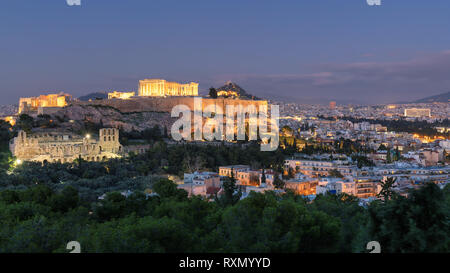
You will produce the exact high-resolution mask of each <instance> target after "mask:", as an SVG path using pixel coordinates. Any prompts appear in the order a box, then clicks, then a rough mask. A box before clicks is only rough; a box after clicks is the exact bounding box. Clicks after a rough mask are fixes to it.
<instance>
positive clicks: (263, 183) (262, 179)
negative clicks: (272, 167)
mask: <svg viewBox="0 0 450 273" xmlns="http://www.w3.org/2000/svg"><path fill="white" fill-rule="evenodd" d="M265 184H266V174H265V170H264V168H263V169H262V173H261V185H265Z"/></svg>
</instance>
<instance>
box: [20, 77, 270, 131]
mask: <svg viewBox="0 0 450 273" xmlns="http://www.w3.org/2000/svg"><path fill="white" fill-rule="evenodd" d="M224 87H226V88H225V89H226V91H227V92H228V93H230V92H231V93H233V96H228V95H229V94H228V93H227V96H219V97H218V98H211V97H203V98H202V108H203V109H205V107H207V106H209V105H215V106H216V107H221V108H222V109H223V110H225V109H226V106H227V105H234V106H236V105H242V106H244V107H247V106H249V105H254V106H255V107H256V109H258V108H259V106H260V105H267V104H268V103H267V101H265V100H252V99H250V96H249V95H248V94H246V93H245V92H244V91H243V89H241V88H240V87H239V88H238V89H237V90H234V89H235V87H238V85H236V84H232V83H227V85H226V86H224ZM221 89H222V88H219V90H218V91H221ZM234 91H236V92H234ZM222 93H224V92H222ZM225 93H226V92H225ZM241 95H242V96H241ZM58 96H60V97H62V98H71V97H70V95H67V94H63V93H61V94H58ZM53 97H54V96H53V95H52V96H50V95H47V96H39V97H35V98H21V111H20V113H19V114H22V113H25V114H29V115H32V116H36V115H39V114H48V115H51V116H53V117H54V118H55V122H57V121H58V120H65V121H63V122H60V123H61V124H64V125H63V126H66V127H67V126H70V127H74V126H75V127H76V125H77V122H78V123H79V122H81V121H83V120H89V121H91V122H94V123H103V124H104V125H105V126H109V127H114V128H122V129H124V130H125V131H130V130H143V129H145V128H148V127H149V126H153V125H155V124H158V125H161V126H163V127H168V126H170V125H171V123H172V122H173V121H174V120H173V119H172V118H171V117H170V112H171V111H172V109H173V107H175V106H177V105H186V106H188V107H189V108H190V109H194V99H195V98H198V97H199V96H198V84H197V83H192V82H191V83H188V84H178V83H175V82H167V81H165V80H161V79H146V80H142V81H140V82H139V91H138V96H135V92H133V91H125V92H119V91H114V92H110V93H109V94H108V96H107V98H104V99H90V100H89V101H81V100H77V99H65V100H64V103H60V104H55V103H52V102H51V101H46V98H53ZM60 100H62V99H60ZM28 102H30V103H28ZM69 120H72V121H74V122H73V123H72V124H70V123H69V122H68V121H69Z"/></svg>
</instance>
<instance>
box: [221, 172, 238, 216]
mask: <svg viewBox="0 0 450 273" xmlns="http://www.w3.org/2000/svg"><path fill="white" fill-rule="evenodd" d="M222 188H223V195H221V196H220V197H217V194H216V196H215V200H216V202H217V203H219V204H221V205H222V206H223V207H226V206H232V205H234V204H236V203H237V202H238V201H239V199H241V196H242V192H241V189H240V188H238V187H237V186H236V179H235V178H234V170H233V169H231V177H226V178H225V181H224V182H223V185H222Z"/></svg>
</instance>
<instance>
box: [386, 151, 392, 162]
mask: <svg viewBox="0 0 450 273" xmlns="http://www.w3.org/2000/svg"><path fill="white" fill-rule="evenodd" d="M386 163H392V158H391V149H387V152H386Z"/></svg>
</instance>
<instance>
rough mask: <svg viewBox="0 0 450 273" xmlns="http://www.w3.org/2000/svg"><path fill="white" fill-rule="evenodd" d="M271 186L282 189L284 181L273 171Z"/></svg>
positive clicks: (284, 184)
mask: <svg viewBox="0 0 450 273" xmlns="http://www.w3.org/2000/svg"><path fill="white" fill-rule="evenodd" d="M273 186H274V187H275V189H284V187H285V186H286V183H285V182H284V181H283V180H282V179H281V178H280V175H279V174H278V173H275V178H274V179H273Z"/></svg>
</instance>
